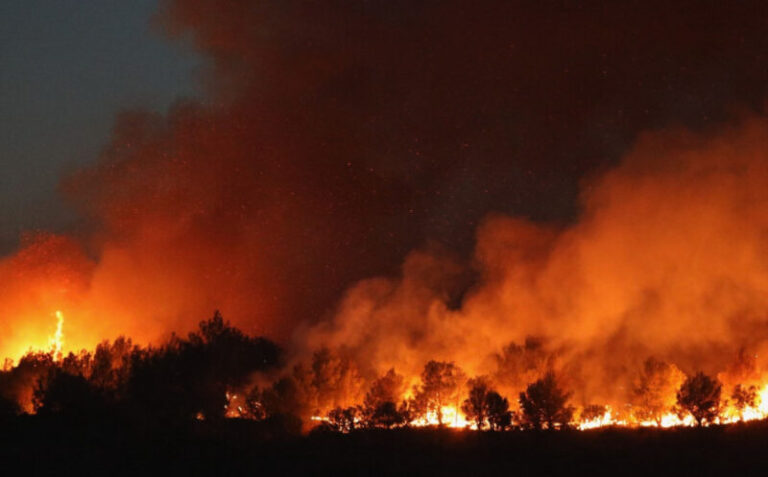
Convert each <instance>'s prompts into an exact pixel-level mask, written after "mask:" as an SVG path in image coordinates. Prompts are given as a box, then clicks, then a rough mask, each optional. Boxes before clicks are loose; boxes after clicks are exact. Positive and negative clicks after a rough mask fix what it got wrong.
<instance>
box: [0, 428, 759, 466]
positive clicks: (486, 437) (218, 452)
mask: <svg viewBox="0 0 768 477" xmlns="http://www.w3.org/2000/svg"><path fill="white" fill-rule="evenodd" d="M284 429H285V423H266V424H265V423H257V422H253V421H238V420H226V421H222V422H219V423H210V422H195V423H193V424H191V425H190V426H186V427H173V426H161V425H158V423H137V422H125V421H123V422H119V421H117V420H114V419H102V420H99V421H97V422H89V423H87V424H84V423H82V422H78V421H77V420H75V419H71V418H70V419H64V418H59V417H46V418H40V417H35V416H25V417H21V418H18V419H16V420H14V421H11V422H6V423H3V424H2V427H0V431H1V432H2V433H1V434H0V435H1V436H2V441H3V442H2V446H0V449H2V450H0V458H2V463H3V464H2V465H3V467H4V468H5V470H6V472H3V473H2V475H9V476H10V475H74V474H77V475H82V476H85V475H157V474H164V475H169V476H170V475H173V476H175V475H264V474H270V475H307V474H328V473H335V474H341V475H346V474H358V475H412V474H423V475H502V474H505V475H531V474H543V475H552V474H559V475H564V474H570V475H584V474H605V473H609V472H610V473H615V474H616V475H626V474H641V475H649V474H663V475H667V474H676V475H692V474H697V475H702V474H721V475H744V474H757V473H760V474H764V472H765V470H766V469H768V423H766V422H757V423H751V424H743V425H733V426H726V427H712V428H706V429H673V430H656V429H638V430H628V429H603V430H596V431H589V432H578V431H565V432H553V433H547V432H543V433H535V432H522V431H518V432H505V433H477V432H470V431H467V432H462V431H451V430H448V429H443V430H438V429H400V430H392V431H385V430H370V431H359V432H354V433H352V434H335V433H326V432H322V433H319V432H315V433H312V434H310V435H308V436H303V437H302V436H296V435H290V434H289V433H286V431H285V430H284ZM17 469H18V470H17Z"/></svg>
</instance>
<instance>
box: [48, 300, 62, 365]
mask: <svg viewBox="0 0 768 477" xmlns="http://www.w3.org/2000/svg"><path fill="white" fill-rule="evenodd" d="M54 316H56V333H54V335H53V336H52V337H51V338H49V339H48V348H49V349H50V350H51V354H53V357H54V359H59V358H60V357H61V350H62V346H63V345H64V313H63V312H62V311H61V310H56V311H55V312H54Z"/></svg>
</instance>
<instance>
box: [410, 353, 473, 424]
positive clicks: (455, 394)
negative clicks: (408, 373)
mask: <svg viewBox="0 0 768 477" xmlns="http://www.w3.org/2000/svg"><path fill="white" fill-rule="evenodd" d="M421 382H422V384H421V387H420V388H419V389H418V390H417V392H416V395H415V396H414V399H413V401H412V402H413V405H414V408H415V410H416V411H417V412H418V413H419V414H420V415H422V416H423V415H425V414H426V413H428V412H434V413H435V415H436V416H437V423H438V425H440V426H442V425H443V407H445V406H448V405H450V404H455V405H456V407H457V408H458V404H459V403H458V400H459V396H460V388H461V386H462V384H463V383H464V373H463V372H462V371H461V369H459V367H458V366H456V365H455V364H454V363H453V362H443V361H430V362H428V363H427V364H426V365H425V366H424V371H422V373H421Z"/></svg>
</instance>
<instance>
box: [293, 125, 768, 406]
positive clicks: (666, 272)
mask: <svg viewBox="0 0 768 477" xmlns="http://www.w3.org/2000/svg"><path fill="white" fill-rule="evenodd" d="M767 145H768V120H766V119H765V118H755V117H752V118H745V119H742V120H740V121H738V124H737V125H733V126H731V127H729V128H725V129H724V130H719V131H711V132H707V133H692V132H690V131H686V130H674V131H664V132H655V133H647V134H643V135H641V136H640V137H639V139H638V140H637V142H636V144H635V145H634V147H633V148H632V149H631V151H630V152H629V153H628V154H627V155H626V157H625V158H624V159H623V160H622V162H621V164H620V165H619V166H617V167H616V168H613V169H611V170H609V171H607V172H605V173H604V174H602V175H600V176H599V177H596V178H593V179H592V180H590V181H587V182H585V184H584V187H583V190H582V195H581V205H582V213H581V214H580V218H579V220H578V221H577V222H576V223H574V224H571V225H568V226H560V227H556V226H548V225H546V224H544V225H542V224H538V223H535V222H531V221H528V220H525V219H521V218H515V217H508V216H503V215H493V216H490V217H488V218H487V219H486V220H485V221H484V222H483V223H482V225H481V226H480V227H479V228H478V230H477V245H476V248H475V253H474V259H473V262H472V265H471V266H472V267H473V268H474V269H475V270H476V272H477V273H478V274H479V276H480V277H481V278H480V280H479V282H478V283H477V284H476V285H475V286H474V287H473V288H472V289H471V290H469V291H468V292H467V293H466V294H465V295H464V297H463V300H462V302H461V305H460V307H458V308H454V307H452V306H450V299H451V298H450V296H449V294H447V290H450V287H451V283H452V280H453V279H454V278H455V277H456V275H457V270H456V267H457V266H458V265H457V264H456V263H454V262H452V261H450V260H445V259H443V258H441V257H440V256H438V255H436V254H434V253H431V252H430V251H428V250H427V251H418V252H413V253H411V254H410V255H409V257H408V259H407V260H406V261H405V263H404V265H403V267H402V270H401V273H400V277H399V278H394V279H387V278H375V279H369V280H365V281H363V282H361V283H358V284H357V285H355V286H354V287H353V288H351V289H350V290H349V291H348V292H347V294H346V296H345V298H344V300H343V301H342V303H341V305H340V307H339V312H338V314H337V316H336V318H335V319H334V320H333V321H332V322H331V323H328V324H322V325H320V326H317V327H315V328H314V329H312V330H311V331H309V332H308V333H307V334H306V335H304V336H303V339H305V340H306V342H308V343H309V344H310V345H309V348H312V347H317V346H322V345H326V346H334V347H343V348H346V349H347V350H349V352H350V354H351V355H353V356H357V357H358V359H360V360H361V362H362V363H363V367H373V368H374V369H376V370H377V372H378V373H380V374H381V373H383V372H385V371H386V370H387V369H389V368H390V367H394V368H395V369H398V370H402V371H404V372H405V373H406V375H418V372H419V370H420V368H421V367H422V366H423V365H424V363H426V362H427V361H428V360H430V359H441V360H448V361H455V362H457V363H458V364H460V365H461V366H462V367H464V368H465V370H467V371H468V372H470V373H471V374H475V375H480V374H486V375H494V374H496V373H497V370H498V367H499V359H498V357H500V356H502V355H503V354H504V348H505V347H506V346H507V345H509V344H510V343H517V344H519V345H522V344H523V343H524V341H525V340H526V338H529V337H537V338H538V339H540V340H541V341H542V342H543V343H544V345H545V348H546V349H547V350H548V352H550V353H553V354H555V355H557V356H559V358H558V359H559V361H558V363H559V364H558V365H557V366H558V367H559V369H560V370H564V371H567V372H566V373H565V374H566V375H567V379H570V380H571V385H572V386H573V387H574V389H575V390H576V391H577V396H576V397H577V398H578V399H583V400H584V402H590V401H589V399H594V398H595V397H600V396H606V395H609V394H610V393H611V392H621V389H620V388H621V387H622V386H626V385H627V383H628V381H629V380H630V379H631V373H632V372H635V371H636V370H637V369H639V366H640V365H641V364H642V362H643V361H644V360H645V359H646V358H648V357H656V358H658V359H663V360H666V361H668V362H672V363H675V364H677V365H678V366H679V367H680V368H681V369H683V370H684V371H685V372H687V373H693V372H695V371H698V370H704V371H706V372H709V373H712V374H715V373H718V372H723V371H725V370H726V369H727V368H728V366H729V365H730V364H731V363H732V362H733V361H734V360H736V358H737V355H738V354H739V350H740V349H741V348H746V349H748V350H751V351H752V352H758V361H759V364H760V365H761V367H762V369H765V367H764V365H765V356H763V355H762V354H760V353H759V351H761V350H762V348H764V347H765V345H766V340H767V339H768V253H767V252H768V248H767V247H768V189H766V187H765V184H768V149H766V146H767ZM617 378H618V379H619V380H618V381H617ZM500 384H501V385H504V383H503V382H502V383H500ZM523 384H525V383H523ZM624 402H626V401H624Z"/></svg>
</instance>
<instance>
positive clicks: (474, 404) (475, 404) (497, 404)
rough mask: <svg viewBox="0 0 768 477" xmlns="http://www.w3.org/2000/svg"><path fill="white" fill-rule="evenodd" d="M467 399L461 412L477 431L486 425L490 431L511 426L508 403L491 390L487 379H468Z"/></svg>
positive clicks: (483, 377)
mask: <svg viewBox="0 0 768 477" xmlns="http://www.w3.org/2000/svg"><path fill="white" fill-rule="evenodd" d="M467 385H468V386H469V388H470V390H469V397H468V398H467V399H465V400H464V403H463V404H462V405H461V410H462V412H463V413H464V415H465V416H466V417H467V419H469V420H471V421H473V422H474V423H475V427H476V428H477V429H478V430H483V429H484V428H485V426H486V424H488V426H489V427H490V428H491V429H492V430H503V429H505V428H507V427H509V425H510V424H511V421H512V414H511V413H510V412H509V402H508V401H507V399H506V398H503V397H502V396H501V395H500V394H499V393H498V392H496V391H495V390H493V389H492V388H491V386H490V383H489V382H488V378H486V377H485V376H480V377H477V378H473V379H470V380H469V381H468V382H467Z"/></svg>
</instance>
